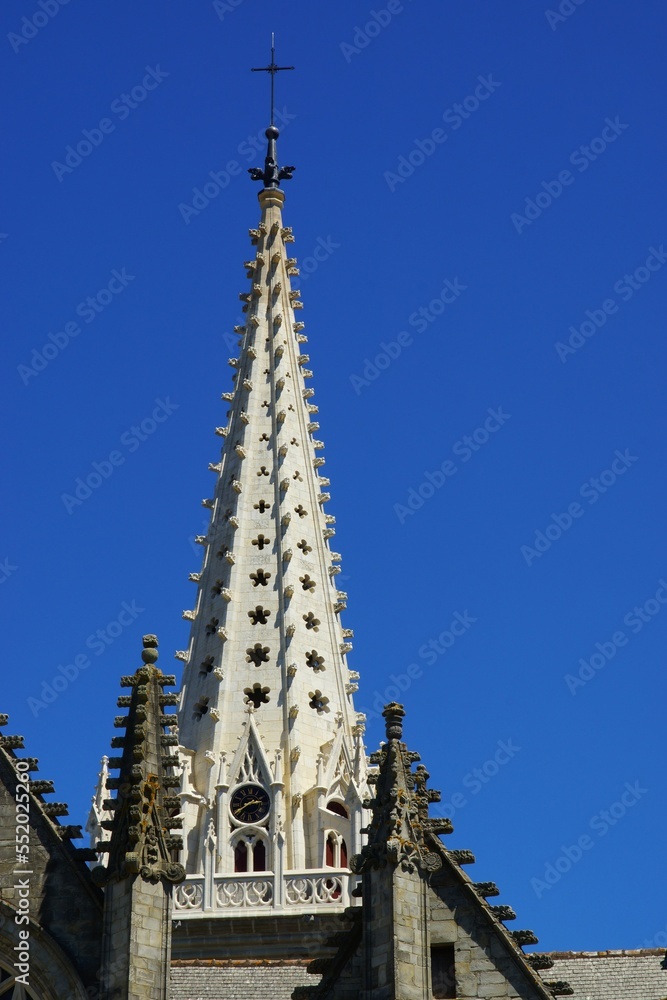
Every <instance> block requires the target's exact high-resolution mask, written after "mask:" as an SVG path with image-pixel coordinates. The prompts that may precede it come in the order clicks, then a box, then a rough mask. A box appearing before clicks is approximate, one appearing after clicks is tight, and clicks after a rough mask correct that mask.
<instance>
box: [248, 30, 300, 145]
mask: <svg viewBox="0 0 667 1000" xmlns="http://www.w3.org/2000/svg"><path fill="white" fill-rule="evenodd" d="M283 69H294V66H276V46H275V35H274V34H273V32H271V63H270V65H269V66H253V67H252V72H253V73H270V74H271V124H272V125H273V117H274V82H275V78H276V73H279V72H280V70H283Z"/></svg>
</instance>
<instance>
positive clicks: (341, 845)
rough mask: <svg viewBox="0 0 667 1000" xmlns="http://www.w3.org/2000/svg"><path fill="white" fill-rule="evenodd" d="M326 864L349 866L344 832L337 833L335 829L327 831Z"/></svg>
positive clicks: (341, 866) (328, 866)
mask: <svg viewBox="0 0 667 1000" xmlns="http://www.w3.org/2000/svg"><path fill="white" fill-rule="evenodd" d="M324 865H325V867H326V868H347V844H346V842H345V838H344V837H343V836H342V834H340V833H336V831H335V830H329V831H328V832H327V839H326V841H325V844H324Z"/></svg>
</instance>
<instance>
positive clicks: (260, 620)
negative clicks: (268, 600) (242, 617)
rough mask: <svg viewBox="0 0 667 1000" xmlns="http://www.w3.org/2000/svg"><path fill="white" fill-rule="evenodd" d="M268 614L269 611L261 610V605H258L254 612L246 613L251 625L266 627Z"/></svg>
mask: <svg viewBox="0 0 667 1000" xmlns="http://www.w3.org/2000/svg"><path fill="white" fill-rule="evenodd" d="M270 614H271V612H270V611H267V609H266V608H263V607H262V605H261V604H258V605H257V607H256V608H255V610H254V611H249V612H248V618H249V619H250V621H251V622H252V623H253V625H266V623H267V622H268V620H269V615H270Z"/></svg>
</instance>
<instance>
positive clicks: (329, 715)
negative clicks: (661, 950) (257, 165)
mask: <svg viewBox="0 0 667 1000" xmlns="http://www.w3.org/2000/svg"><path fill="white" fill-rule="evenodd" d="M269 131H271V132H272V135H269ZM269 131H267V137H268V138H269V140H270V149H271V147H273V153H275V138H276V137H277V135H276V134H277V129H273V130H269ZM274 162H275V160H274ZM288 169H292V168H288ZM260 179H263V178H260ZM259 201H260V205H261V222H260V224H259V227H258V228H257V229H252V230H250V236H251V240H252V245H253V248H254V253H253V256H252V257H251V259H249V260H248V261H247V262H246V264H245V267H246V269H247V272H248V276H249V279H250V286H249V290H248V291H247V292H245V293H243V294H242V295H241V299H242V300H243V301H244V303H245V305H244V310H245V311H246V313H247V321H246V325H245V327H239V328H237V332H238V333H239V334H241V341H240V348H241V349H240V354H239V357H238V358H232V359H230V361H229V363H230V365H231V366H232V367H233V368H234V391H233V393H223V399H224V400H227V401H228V402H229V404H230V406H229V410H228V412H227V417H228V420H227V424H226V426H224V427H219V428H217V431H216V432H217V433H218V434H219V435H221V436H222V438H223V440H224V444H223V449H222V457H221V458H220V460H219V461H217V462H215V463H212V464H211V466H210V469H211V471H212V473H213V474H214V475H215V487H214V489H213V490H212V491H211V498H210V499H206V500H204V505H205V506H207V507H209V508H210V509H211V511H212V515H211V525H210V528H209V531H208V534H207V535H206V536H205V537H203V538H201V539H200V541H201V543H202V546H203V552H204V560H203V566H202V568H201V571H200V572H197V573H193V574H191V580H193V581H194V582H195V583H196V584H197V598H196V601H195V602H194V603H193V605H192V610H191V611H187V612H185V613H184V617H186V618H189V619H191V620H192V631H191V637H190V644H189V648H188V650H187V651H186V652H182V653H178V654H177V656H179V657H180V658H181V659H183V660H184V661H185V663H186V666H185V672H184V678H183V688H182V693H181V706H180V711H179V727H180V728H179V732H180V739H181V742H182V744H183V747H182V757H183V760H184V775H183V787H182V802H183V810H182V811H183V816H184V839H185V851H184V855H185V856H184V858H183V861H184V863H185V865H186V869H187V871H188V878H187V879H186V882H185V883H184V884H183V885H182V886H180V887H179V889H178V892H177V895H176V908H177V909H178V910H179V911H181V912H180V914H179V915H181V916H184V917H186V916H195V915H203V913H205V912H206V914H207V915H209V916H210V915H211V910H213V911H218V912H219V915H224V914H225V913H233V914H236V915H238V913H239V909H246V910H248V909H250V910H255V911H257V910H260V909H261V910H263V911H264V912H266V910H267V908H268V909H270V908H289V907H290V906H292V907H294V906H296V907H301V908H303V907H315V906H321V905H326V904H327V903H328V904H330V905H342V904H343V903H344V902H346V901H347V892H348V885H347V877H346V876H345V875H344V874H343V871H341V870H345V869H346V868H347V858H348V857H351V855H352V854H353V853H354V852H355V851H358V850H359V849H360V845H361V833H360V830H361V826H362V806H361V798H363V797H365V790H364V789H365V768H366V763H365V756H364V752H363V746H362V744H361V738H362V735H361V734H362V730H363V726H362V725H361V724H360V722H361V721H362V720H361V719H360V718H358V717H357V714H356V713H355V711H354V706H353V701H352V694H353V692H354V691H355V690H356V688H357V685H356V683H355V682H356V679H357V677H358V675H357V674H356V673H352V672H351V671H350V670H349V669H348V667H347V662H346V654H347V653H348V652H349V650H350V649H351V648H352V645H351V643H350V641H349V640H350V639H351V637H352V633H351V632H350V631H349V630H344V629H343V628H342V626H341V623H340V612H341V611H342V610H343V609H344V608H345V599H346V595H345V594H344V593H341V592H340V591H338V590H337V588H336V575H337V574H338V573H339V572H340V569H339V566H338V563H339V561H340V556H339V555H337V554H336V553H334V552H332V551H331V549H330V547H329V539H330V538H331V537H332V536H333V534H334V529H333V527H332V524H333V522H334V518H333V517H331V516H329V515H326V514H325V512H324V506H325V504H326V502H327V500H328V499H329V493H328V492H327V488H328V486H329V480H328V479H326V478H324V477H323V476H322V475H321V468H322V466H323V465H324V458H323V457H321V455H320V454H319V453H320V452H321V450H322V448H323V444H322V443H321V441H319V440H318V437H319V435H318V431H319V424H318V423H317V422H316V419H315V415H316V413H317V407H316V406H315V405H314V404H313V403H312V402H311V397H312V396H313V394H314V393H313V389H312V388H310V387H309V385H310V383H309V380H310V378H311V375H312V373H311V372H310V371H309V370H308V367H307V365H308V361H309V358H308V355H307V354H306V353H305V350H306V348H305V344H306V339H307V338H306V337H305V336H304V335H303V333H301V330H302V329H303V326H304V324H303V323H302V322H298V321H297V320H296V319H295V314H297V315H298V311H299V310H300V309H301V308H302V305H301V302H300V300H299V292H298V291H296V290H292V288H291V285H290V276H291V275H296V274H298V270H297V268H296V261H295V259H294V258H292V257H291V256H290V244H291V243H292V242H293V237H292V231H291V229H286V228H284V227H283V222H282V216H281V209H282V205H283V201H284V194H283V192H282V191H281V190H280V189H279V188H277V187H276V186H269V185H268V184H267V186H265V188H264V189H263V190H262V191H261V192H260V195H259ZM332 869H339V873H338V875H337V876H334V873H333V872H332V871H331V870H332ZM260 871H261V872H266V873H268V874H265V875H262V876H258V874H257V873H258V872H260ZM327 871H329V873H330V876H331V877H329V878H327V877H325V876H326V873H327ZM244 872H247V875H246V876H244V874H243V873H244ZM307 872H311V873H312V875H311V876H310V877H305V876H306V873H307ZM290 873H293V874H290ZM296 873H301V874H302V876H303V877H302V878H301V879H299V878H297V877H296ZM317 873H319V874H320V876H321V877H317ZM251 874H252V876H253V877H252V878H251Z"/></svg>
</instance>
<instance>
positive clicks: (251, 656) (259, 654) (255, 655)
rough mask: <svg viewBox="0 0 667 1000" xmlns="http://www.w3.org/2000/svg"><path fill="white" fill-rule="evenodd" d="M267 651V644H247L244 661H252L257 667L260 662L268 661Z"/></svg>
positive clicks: (268, 650)
mask: <svg viewBox="0 0 667 1000" xmlns="http://www.w3.org/2000/svg"><path fill="white" fill-rule="evenodd" d="M269 653H270V649H269V647H268V646H262V644H261V642H256V643H255V645H254V646H249V647H248V649H246V662H247V663H254V664H255V666H256V667H258V666H259V665H260V664H261V663H268V661H269Z"/></svg>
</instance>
